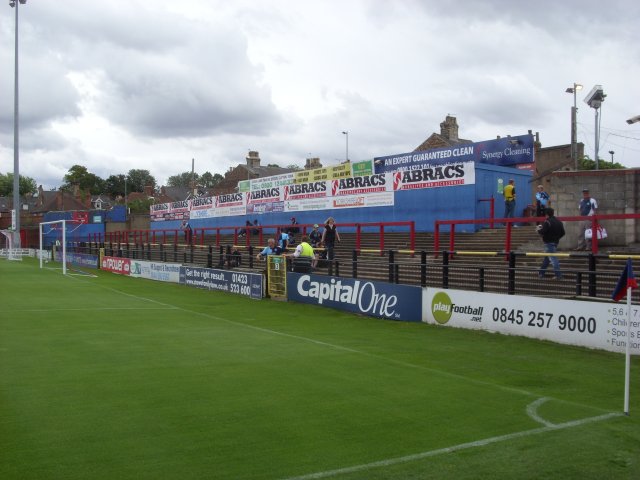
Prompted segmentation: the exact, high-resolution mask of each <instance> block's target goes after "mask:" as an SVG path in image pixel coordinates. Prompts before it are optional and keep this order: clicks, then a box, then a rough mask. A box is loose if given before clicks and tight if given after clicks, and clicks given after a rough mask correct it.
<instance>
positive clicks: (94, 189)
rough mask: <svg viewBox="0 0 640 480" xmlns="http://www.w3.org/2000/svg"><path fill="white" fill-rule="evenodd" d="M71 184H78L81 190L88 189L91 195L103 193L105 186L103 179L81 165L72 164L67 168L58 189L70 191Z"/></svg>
mask: <svg viewBox="0 0 640 480" xmlns="http://www.w3.org/2000/svg"><path fill="white" fill-rule="evenodd" d="M73 185H78V186H79V187H80V189H81V190H83V191H87V190H88V191H89V192H90V193H91V194H92V195H99V194H101V193H103V192H104V188H105V183H104V180H103V179H102V178H100V177H99V176H97V175H96V174H94V173H91V172H90V171H89V170H87V167H85V166H82V165H74V166H72V167H71V168H70V169H69V171H68V172H67V174H66V175H65V176H64V178H63V184H62V186H61V187H60V189H61V190H66V191H71V190H72V189H73Z"/></svg>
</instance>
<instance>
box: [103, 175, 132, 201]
mask: <svg viewBox="0 0 640 480" xmlns="http://www.w3.org/2000/svg"><path fill="white" fill-rule="evenodd" d="M126 182H127V177H126V175H123V174H119V175H109V177H108V178H107V179H106V180H105V181H104V193H106V194H107V195H109V196H110V197H113V198H115V197H117V196H118V195H121V196H123V197H124V194H125V190H127V193H129V188H128V185H125V183H126Z"/></svg>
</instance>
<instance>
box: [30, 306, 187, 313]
mask: <svg viewBox="0 0 640 480" xmlns="http://www.w3.org/2000/svg"><path fill="white" fill-rule="evenodd" d="M107 310H177V308H176V307H171V306H170V305H167V306H165V307H85V308H28V309H22V308H21V309H20V310H18V311H19V312H96V311H107Z"/></svg>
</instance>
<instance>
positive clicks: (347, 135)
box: [342, 130, 349, 162]
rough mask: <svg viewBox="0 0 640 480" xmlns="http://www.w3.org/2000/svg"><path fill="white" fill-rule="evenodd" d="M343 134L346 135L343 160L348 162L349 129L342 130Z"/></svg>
mask: <svg viewBox="0 0 640 480" xmlns="http://www.w3.org/2000/svg"><path fill="white" fill-rule="evenodd" d="M342 134H343V135H346V137H347V149H346V152H345V157H346V158H345V160H346V161H347V162H348V161H349V130H345V131H344V132H342Z"/></svg>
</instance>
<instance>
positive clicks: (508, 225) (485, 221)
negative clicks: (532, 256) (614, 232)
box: [433, 213, 640, 255]
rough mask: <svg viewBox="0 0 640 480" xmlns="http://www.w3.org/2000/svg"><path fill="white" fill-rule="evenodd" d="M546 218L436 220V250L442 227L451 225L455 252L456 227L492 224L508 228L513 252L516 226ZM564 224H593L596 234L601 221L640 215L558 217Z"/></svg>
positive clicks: (593, 246) (594, 241)
mask: <svg viewBox="0 0 640 480" xmlns="http://www.w3.org/2000/svg"><path fill="white" fill-rule="evenodd" d="M545 218H546V217H518V218H481V219H477V220H436V222H435V226H434V240H433V242H434V247H433V248H434V250H436V251H439V250H440V227H441V226H442V225H449V250H450V251H454V250H455V249H456V243H455V242H456V241H455V238H456V225H481V224H490V225H491V228H493V224H494V223H498V224H500V223H502V224H504V225H505V227H506V235H505V241H504V242H505V243H504V250H505V251H507V252H508V251H510V250H511V239H512V233H513V232H512V229H513V228H514V226H516V224H521V223H526V224H529V223H539V222H543V221H544V220H545ZM557 218H558V220H561V221H562V222H585V221H590V222H591V231H592V232H595V231H596V230H597V227H598V225H599V222H600V221H601V220H637V219H640V213H618V214H606V215H591V216H587V217H583V216H572V217H557ZM591 253H593V254H594V255H595V254H597V253H598V238H597V235H595V236H594V238H593V239H592V241H591Z"/></svg>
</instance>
